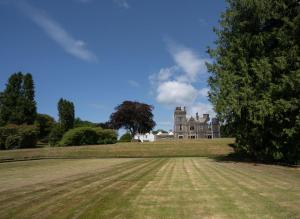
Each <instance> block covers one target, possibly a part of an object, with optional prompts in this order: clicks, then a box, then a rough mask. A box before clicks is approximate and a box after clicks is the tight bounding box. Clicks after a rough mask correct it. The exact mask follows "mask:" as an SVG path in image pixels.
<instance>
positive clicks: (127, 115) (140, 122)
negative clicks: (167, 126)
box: [110, 101, 156, 136]
mask: <svg viewBox="0 0 300 219" xmlns="http://www.w3.org/2000/svg"><path fill="white" fill-rule="evenodd" d="M153 108H154V107H153V106H151V105H148V104H145V103H139V102H135V101H124V102H123V103H122V104H120V105H119V106H117V107H116V108H115V110H116V111H115V112H114V113H112V114H111V116H110V123H111V124H112V126H113V127H114V128H116V129H120V128H125V129H127V130H128V131H129V132H130V134H131V136H134V135H135V134H137V133H141V134H144V133H147V132H149V131H151V130H152V129H153V127H154V126H155V125H156V124H155V122H154V121H153V113H152V110H153Z"/></svg>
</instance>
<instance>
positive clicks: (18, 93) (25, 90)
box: [0, 72, 36, 125]
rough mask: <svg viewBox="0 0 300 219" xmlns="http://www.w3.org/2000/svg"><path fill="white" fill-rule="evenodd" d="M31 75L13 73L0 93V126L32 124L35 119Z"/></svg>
mask: <svg viewBox="0 0 300 219" xmlns="http://www.w3.org/2000/svg"><path fill="white" fill-rule="evenodd" d="M34 98H35V91H34V82H33V79H32V75H31V74H29V73H27V74H23V73H21V72H18V73H14V74H12V75H11V76H10V78H9V79H8V83H7V84H6V88H5V90H4V91H3V92H1V93H0V125H5V124H33V123H34V121H35V118H36V102H35V99H34Z"/></svg>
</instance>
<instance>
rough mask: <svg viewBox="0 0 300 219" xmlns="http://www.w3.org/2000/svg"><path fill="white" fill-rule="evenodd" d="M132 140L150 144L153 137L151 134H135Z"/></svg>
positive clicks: (153, 139)
mask: <svg viewBox="0 0 300 219" xmlns="http://www.w3.org/2000/svg"><path fill="white" fill-rule="evenodd" d="M134 140H140V141H141V142H148V141H150V142H152V141H155V135H154V134H153V133H152V132H150V133H146V134H136V135H135V136H134Z"/></svg>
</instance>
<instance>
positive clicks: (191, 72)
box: [169, 42, 208, 82]
mask: <svg viewBox="0 0 300 219" xmlns="http://www.w3.org/2000/svg"><path fill="white" fill-rule="evenodd" d="M169 51H170V53H171V55H172V57H173V59H174V61H175V63H176V64H177V66H178V67H180V68H181V69H182V71H183V73H184V74H182V75H180V76H179V78H178V80H180V81H190V82H194V81H196V80H197V77H198V76H199V74H203V73H206V72H207V69H206V65H205V63H206V62H207V61H208V60H207V59H202V58H200V57H198V55H197V54H196V53H195V52H194V51H193V50H191V49H189V48H186V47H183V46H180V45H178V44H176V43H174V42H169Z"/></svg>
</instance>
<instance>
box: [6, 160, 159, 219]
mask: <svg viewBox="0 0 300 219" xmlns="http://www.w3.org/2000/svg"><path fill="white" fill-rule="evenodd" d="M151 161H152V162H155V160H144V161H141V160H138V161H132V162H128V163H127V165H125V166H123V167H122V166H121V164H120V165H116V166H114V167H112V168H110V169H109V170H107V171H104V172H100V173H99V174H89V175H86V176H81V177H80V178H76V179H75V180H74V181H68V180H67V181H64V182H60V183H54V184H52V183H50V184H44V183H41V184H40V186H42V189H37V190H35V191H34V189H35V187H39V185H35V186H31V187H28V188H26V190H28V191H30V190H31V191H32V190H33V191H32V192H28V193H27V192H26V193H24V192H22V191H23V190H22V189H19V190H18V195H17V197H16V196H13V197H11V198H10V200H4V201H3V204H5V203H8V205H9V208H6V207H5V205H2V203H1V205H0V206H1V209H2V210H3V211H4V212H3V211H1V210H0V213H1V214H2V215H3V214H4V215H7V214H8V215H9V217H11V216H13V215H17V214H18V213H21V215H22V217H23V216H24V214H25V212H24V211H26V210H27V211H32V210H35V209H37V208H38V207H39V206H40V205H41V206H46V207H48V208H53V207H54V206H55V204H54V205H51V204H53V203H51V202H56V201H57V200H59V198H61V197H62V196H68V195H70V194H73V193H76V192H77V190H84V189H85V188H86V190H88V189H89V188H88V187H89V183H93V182H99V183H101V182H102V181H100V180H103V179H107V178H109V177H111V176H112V178H111V179H110V180H108V181H107V182H106V181H105V182H103V183H104V184H110V182H111V181H114V180H116V181H117V180H118V178H117V177H118V176H119V174H121V176H122V175H125V174H128V171H130V172H134V171H136V168H139V169H142V168H143V167H144V165H147V164H148V163H149V162H151ZM132 168H133V169H132ZM99 186H101V184H100V185H99ZM22 193H23V194H22ZM41 200H42V201H41ZM25 205H26V206H27V208H24V207H25ZM29 207H30V208H29Z"/></svg>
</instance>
